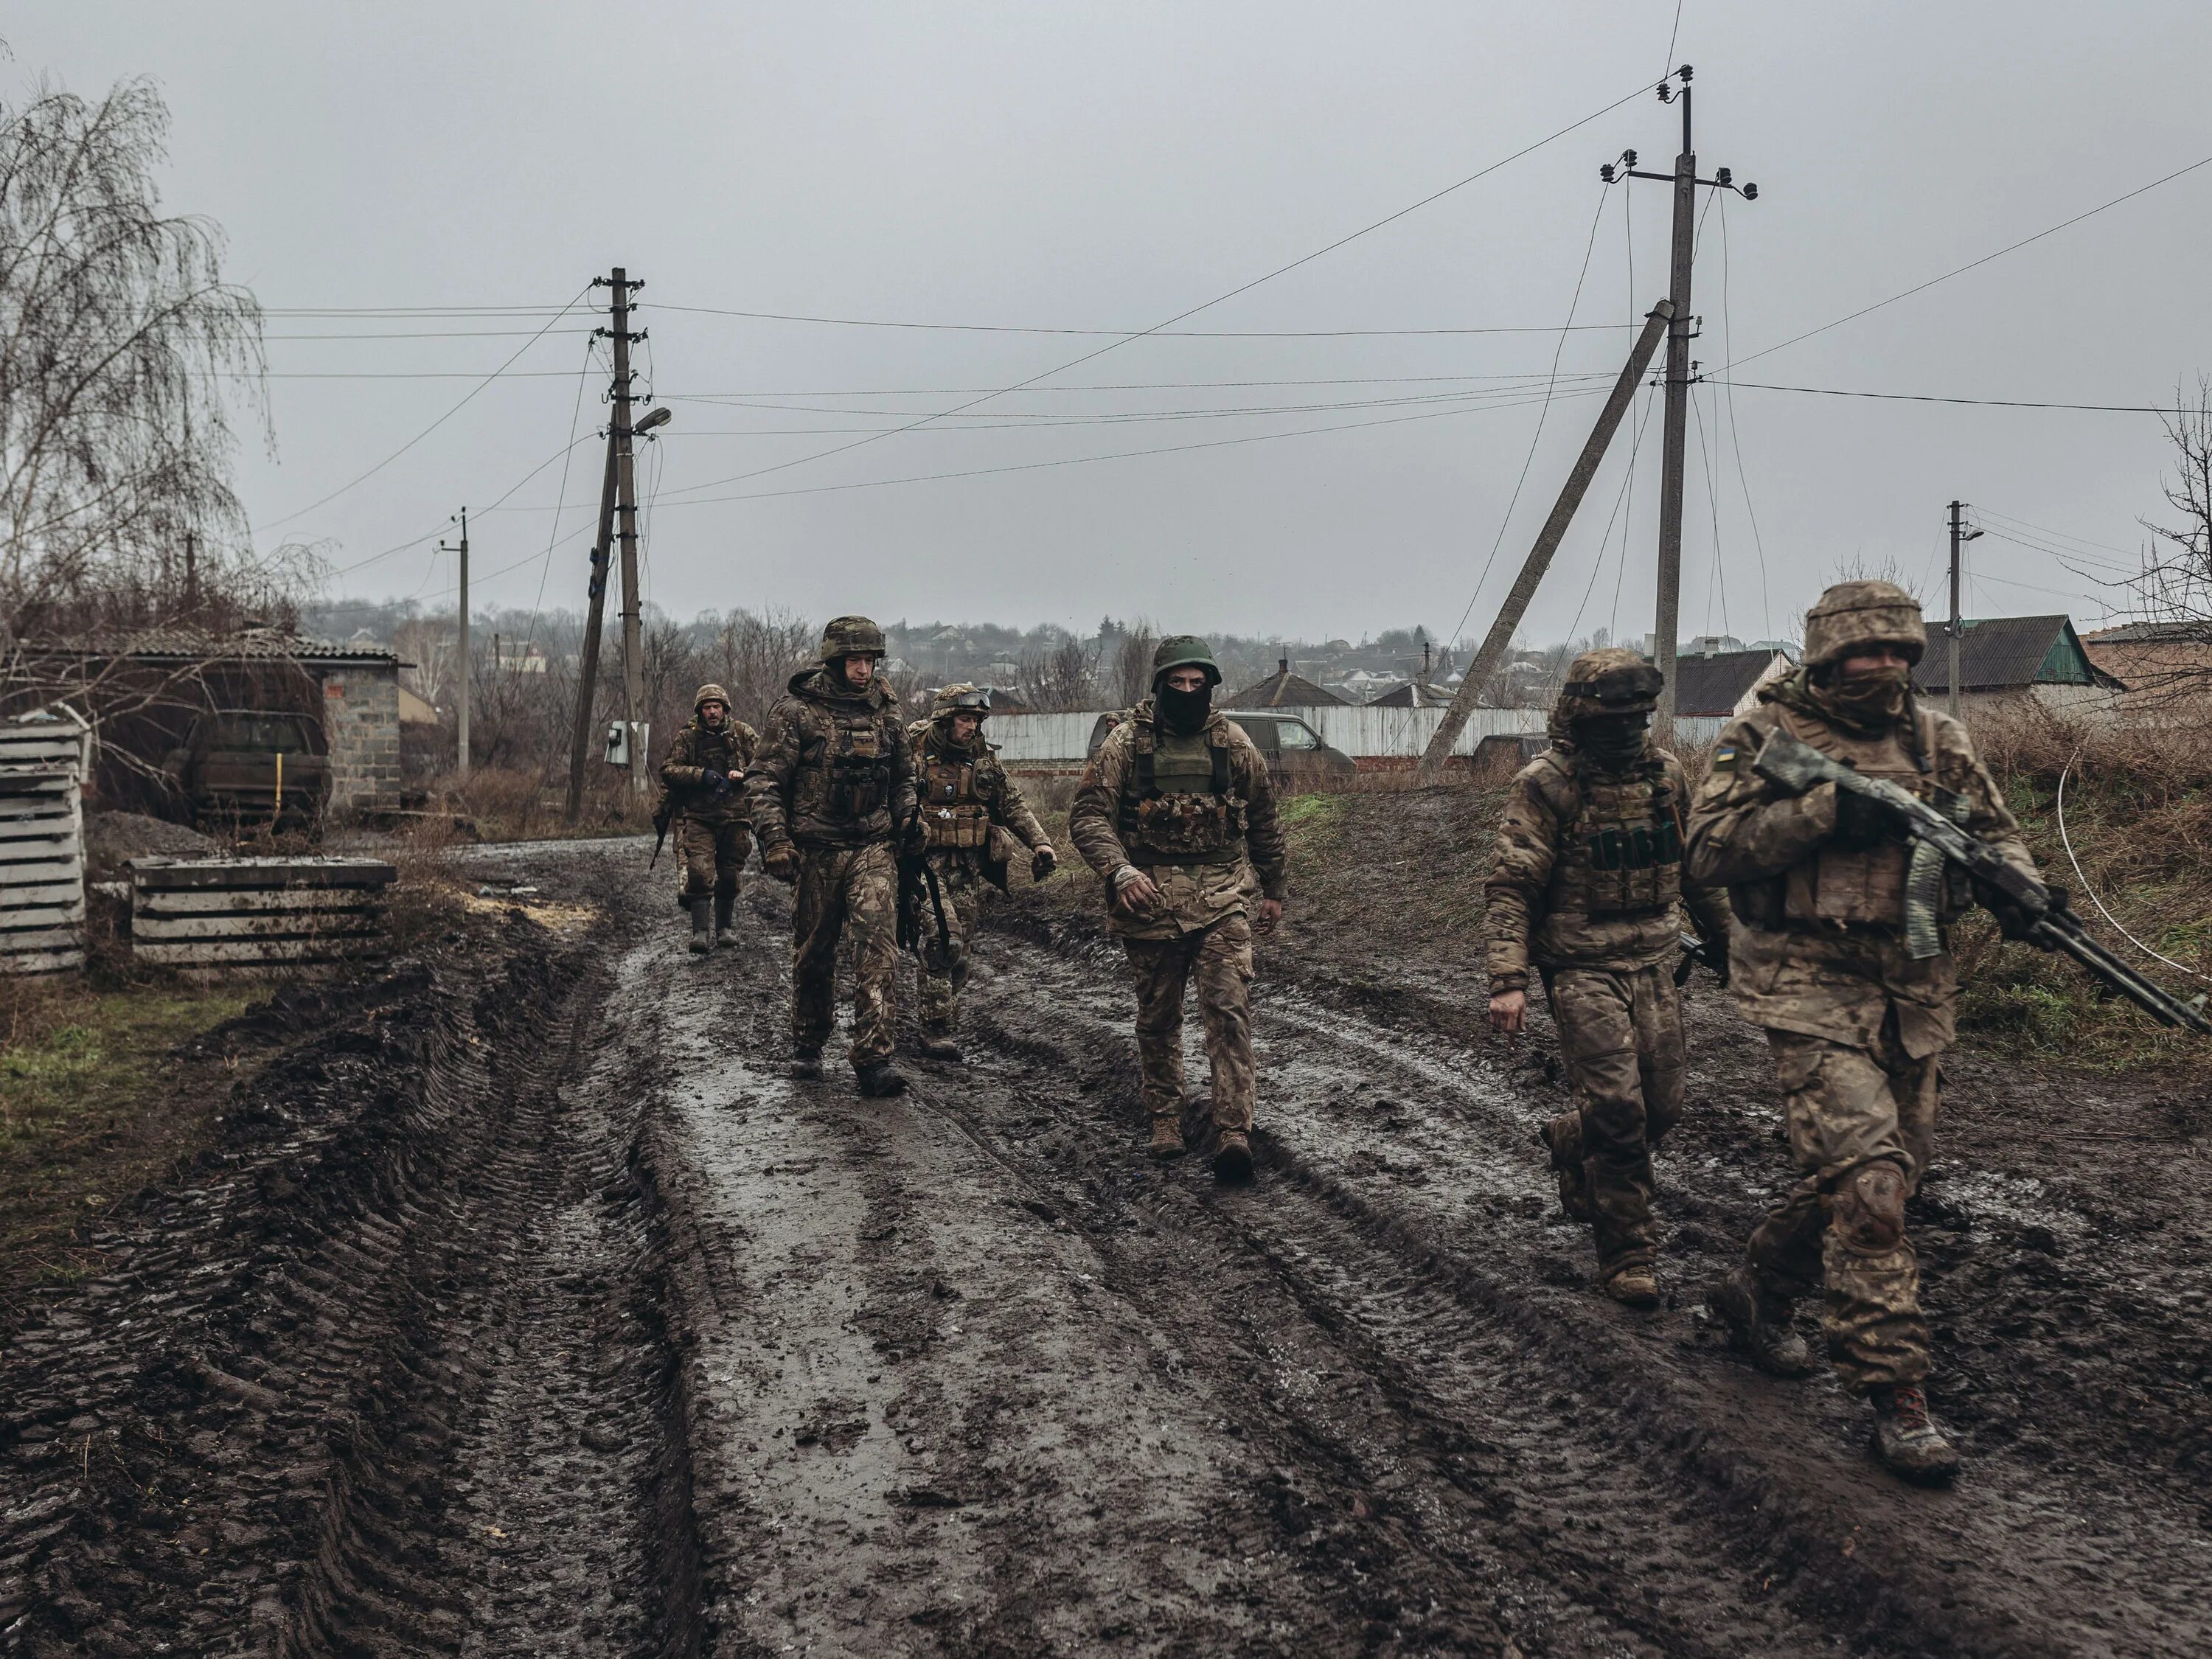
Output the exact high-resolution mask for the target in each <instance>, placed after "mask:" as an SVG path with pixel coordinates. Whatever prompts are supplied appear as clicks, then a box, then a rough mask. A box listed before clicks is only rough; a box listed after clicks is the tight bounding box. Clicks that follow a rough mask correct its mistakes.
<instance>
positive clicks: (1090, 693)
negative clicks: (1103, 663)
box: [1021, 637, 1098, 714]
mask: <svg viewBox="0 0 2212 1659" xmlns="http://www.w3.org/2000/svg"><path fill="white" fill-rule="evenodd" d="M1095 667H1096V665H1095V664H1094V663H1093V662H1092V661H1091V652H1090V650H1089V648H1088V647H1085V644H1084V643H1083V641H1081V640H1079V639H1075V638H1073V637H1070V638H1066V639H1063V640H1061V641H1060V643H1059V644H1057V645H1055V646H1053V647H1050V648H1049V649H1048V650H1042V651H1032V652H1025V653H1023V656H1022V661H1021V693H1022V701H1023V702H1025V703H1027V704H1029V706H1030V708H1034V709H1036V710H1037V711H1038V712H1039V713H1040V714H1067V713H1069V712H1071V711H1073V710H1077V709H1083V708H1091V707H1093V706H1094V705H1095V703H1096V702H1097V696H1098V693H1097V686H1096V684H1095V681H1096V674H1095V671H1094V670H1095Z"/></svg>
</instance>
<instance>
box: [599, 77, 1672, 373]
mask: <svg viewBox="0 0 2212 1659" xmlns="http://www.w3.org/2000/svg"><path fill="white" fill-rule="evenodd" d="M1642 90H1643V88H1640V87H1639V88H1638V89H1637V91H1638V93H1640V92H1641V91H1642ZM1634 95H1635V94H1631V96H1634ZM1627 101H1628V100H1627V99H1626V98H1624V99H1622V100H1620V103H1615V104H1608V105H1607V106H1606V107H1605V108H1604V109H1601V110H1600V111H1598V112H1597V115H1604V114H1606V113H1607V112H1610V111H1612V110H1615V109H1618V108H1620V105H1621V104H1625V103H1626V102H1627ZM1597 115H1591V116H1587V117H1585V118H1583V119H1584V121H1594V120H1595V119H1596V118H1597ZM1575 125H1576V126H1581V125H1583V121H1577V123H1576V124H1575ZM1571 131H1574V128H1573V127H1565V128H1562V129H1561V130H1560V131H1559V132H1555V133H1553V135H1552V138H1557V137H1561V136H1562V135H1563V134H1564V133H1567V132H1571ZM1551 142H1552V139H1551V138H1547V139H1544V140H1542V141H1541V143H1538V144H1532V145H1530V146H1529V149H1540V148H1541V145H1542V144H1547V143H1551ZM1527 154H1528V150H1521V151H1518V152H1516V154H1514V155H1509V156H1507V157H1506V158H1505V161H1499V162H1498V163H1496V164H1495V165H1494V166H1492V167H1486V168H1485V169H1484V172H1485V173H1494V172H1496V171H1497V169H1498V167H1504V165H1505V163H1506V161H1518V160H1519V159H1520V158H1521V157H1522V155H1527ZM1482 176H1483V173H1473V174H1470V175H1469V176H1468V177H1467V178H1465V179H1461V180H1460V181H1459V184H1456V185H1448V186H1446V187H1445V188H1444V189H1443V190H1440V191H1437V194H1436V195H1435V196H1431V197H1425V198H1424V199H1423V200H1421V201H1419V202H1416V203H1414V204H1413V206H1412V207H1409V208H1403V209H1401V210H1399V211H1398V212H1396V213H1394V214H1392V215H1391V216H1390V218H1389V219H1378V220H1376V222H1374V223H1373V224H1371V225H1370V226H1368V227H1367V229H1366V230H1355V231H1354V232H1352V234H1351V235H1349V236H1346V237H1345V238H1344V239H1343V240H1340V241H1335V242H1332V243H1330V244H1329V245H1328V246H1327V247H1325V248H1321V249H1318V250H1317V251H1316V252H1312V253H1309V254H1307V255H1306V256H1305V258H1303V259H1295V260H1293V261H1291V264H1287V265H1285V266H1283V267H1282V269H1281V270H1272V271H1269V272H1268V273H1267V276H1260V277H1255V279H1254V280H1253V281H1251V282H1249V283H1246V284H1245V285H1244V286H1243V288H1240V289H1231V291H1230V292H1229V293H1227V294H1225V295H1221V296H1220V297H1219V298H1218V299H1212V300H1208V301H1206V304H1205V305H1202V306H1193V307H1191V308H1190V309H1189V310H1188V311H1186V312H1184V313H1182V317H1194V316H1196V315H1197V314H1198V313H1200V312H1201V311H1205V310H1207V309H1209V308H1210V307H1214V306H1218V305H1219V304H1221V303H1222V302H1223V301H1226V300H1233V299H1235V298H1236V297H1237V295H1239V294H1243V293H1245V292H1247V291H1249V290H1250V289H1255V288H1257V287H1259V286H1260V284H1261V283H1267V282H1273V280H1274V279H1275V278H1276V277H1278V276H1281V275H1283V273H1284V272H1285V271H1289V270H1296V269H1297V267H1298V266H1299V265H1302V264H1306V263H1307V262H1308V261H1310V260H1313V259H1318V258H1321V257H1322V254H1324V253H1333V252H1335V251H1336V250H1337V249H1338V248H1340V247H1342V246H1344V245H1345V243H1346V242H1350V241H1354V240H1358V238H1359V237H1362V236H1364V235H1366V234H1367V233H1368V231H1372V230H1380V229H1381V228H1383V226H1385V225H1387V224H1389V223H1390V222H1391V220H1394V219H1402V218H1404V217H1405V216H1406V215H1407V214H1408V213H1412V212H1413V211H1414V210H1416V209H1419V208H1424V207H1426V206H1427V205H1428V204H1429V203H1431V202H1433V201H1435V200H1437V197H1442V196H1449V194H1450V193H1451V192H1452V191H1455V190H1458V189H1459V188H1461V186H1462V185H1471V184H1473V183H1474V181H1475V180H1476V179H1480V178H1481V177H1482ZM638 308H639V309H640V310H641V311H642V310H644V309H645V308H646V307H643V306H641V307H638ZM653 308H654V309H656V310H659V311H681V312H687V313H690V314H692V315H694V316H702V317H747V318H751V319H756V320H757V321H761V322H770V323H819V324H822V325H825V326H829V327H834V328H898V329H917V330H921V331H927V332H931V333H945V334H1051V335H1061V336H1066V335H1076V336H1091V337H1118V338H1119V339H1120V340H1121V342H1122V343H1127V341H1130V340H1151V339H1166V340H1359V339H1396V338H1404V337H1419V336H1425V335H1456V334H1556V333H1558V332H1559V331H1558V330H1557V329H1555V328H1546V327H1543V326H1542V325H1538V324H1530V325H1522V326H1492V327H1485V328H1297V329H1200V328H1170V327H1169V326H1167V325H1166V324H1162V325H1159V326H1158V327H1157V328H1146V329H1127V328H1042V327H1028V326H1024V325H1019V324H1014V323H905V322H894V321H890V320H887V319H881V318H872V317H809V316H803V315H800V314H799V313H795V312H787V311H735V310H730V309H726V308H725V307H719V306H671V305H661V304H658V303H656V305H655V306H654V307H653ZM1173 320H1176V321H1180V320H1181V317H1178V318H1176V319H1173ZM1626 326H1628V325H1626V324H1624V323H1585V324H1583V325H1582V330H1581V331H1583V332H1589V331H1602V330H1608V329H1613V330H1618V329H1621V328H1625V327H1626ZM1092 355H1093V356H1097V355H1098V354H1097V353H1093V354H1092ZM1085 361H1087V360H1086V359H1082V358H1079V359H1077V362H1085ZM1070 367H1073V365H1070ZM1047 372H1048V373H1056V372H1057V371H1050V370H1048V371H1047Z"/></svg>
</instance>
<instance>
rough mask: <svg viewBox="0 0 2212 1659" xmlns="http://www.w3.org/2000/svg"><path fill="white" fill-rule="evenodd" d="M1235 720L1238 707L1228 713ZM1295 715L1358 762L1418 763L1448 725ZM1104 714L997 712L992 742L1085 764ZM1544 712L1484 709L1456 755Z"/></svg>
mask: <svg viewBox="0 0 2212 1659" xmlns="http://www.w3.org/2000/svg"><path fill="white" fill-rule="evenodd" d="M1224 712H1225V713H1226V714H1228V715H1229V717H1230V718H1231V720H1234V719H1235V718H1236V717H1237V711H1236V710H1234V709H1228V710H1225V711H1224ZM1280 712H1281V713H1284V714H1296V715H1297V717H1298V718H1299V719H1301V720H1304V721H1305V723H1306V724H1307V725H1309V726H1312V727H1313V729H1314V730H1315V731H1316V732H1320V733H1321V738H1322V742H1323V743H1326V744H1329V745H1330V746H1331V747H1332V748H1335V749H1341V750H1343V751H1344V752H1345V753H1346V754H1347V755H1349V756H1351V757H1352V758H1353V759H1354V760H1364V759H1378V758H1383V757H1389V758H1395V759H1406V760H1411V759H1418V758H1419V756H1420V754H1421V751H1422V750H1425V749H1426V748H1427V747H1428V746H1429V739H1430V738H1431V737H1433V736H1435V735H1436V730H1437V726H1440V725H1442V724H1443V718H1444V711H1443V709H1441V708H1297V709H1284V710H1281V711H1280ZM1098 714H1099V711H1098V710H1097V709H1091V710H1090V711H1089V712H1087V713H1084V714H994V715H993V716H992V717H991V724H990V727H989V731H990V737H991V741H992V742H993V743H994V744H997V745H998V746H999V758H1000V760H1002V761H1005V762H1006V763H1007V764H1008V765H1010V766H1012V765H1025V766H1038V765H1054V764H1060V765H1080V764H1081V763H1083V760H1084V757H1085V755H1086V754H1087V752H1088V751H1089V749H1090V746H1091V728H1092V727H1093V726H1096V725H1097V723H1098ZM1543 729H1544V711H1543V710H1542V709H1541V708H1478V709H1476V710H1475V711H1474V717H1473V718H1472V719H1470V720H1468V723H1467V729H1466V730H1465V731H1464V732H1461V733H1460V734H1459V741H1458V742H1457V743H1456V744H1454V745H1453V746H1452V752H1453V753H1454V754H1455V755H1472V754H1473V753H1474V750H1475V745H1476V744H1479V743H1480V742H1481V741H1482V739H1483V738H1489V737H1510V736H1512V735H1515V734H1516V733H1519V732H1541V731H1542V730H1543Z"/></svg>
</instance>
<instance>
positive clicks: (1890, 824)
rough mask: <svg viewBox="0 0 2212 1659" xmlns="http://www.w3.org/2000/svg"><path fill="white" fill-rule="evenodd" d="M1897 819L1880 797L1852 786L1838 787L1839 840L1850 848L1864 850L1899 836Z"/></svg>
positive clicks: (1845, 846) (1837, 842) (1844, 846)
mask: <svg viewBox="0 0 2212 1659" xmlns="http://www.w3.org/2000/svg"><path fill="white" fill-rule="evenodd" d="M1896 835H1897V820H1896V819H1895V818H1893V817H1891V816H1890V811H1889V809H1888V808H1887V807H1886V806H1884V805H1882V804H1881V802H1880V801H1877V800H1869V799H1867V798H1866V797H1865V796H1864V795H1861V794H1855V793H1852V792H1851V791H1850V790H1849V789H1838V790H1837V791H1836V834H1835V844H1836V845H1837V846H1838V847H1839V848H1843V849H1844V850H1845V851H1846V852H1855V853H1863V852H1865V851H1866V850H1867V849H1868V848H1874V847H1879V846H1881V844H1882V842H1886V841H1892V840H1894V839H1895V838H1896Z"/></svg>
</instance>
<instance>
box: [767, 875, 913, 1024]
mask: <svg viewBox="0 0 2212 1659" xmlns="http://www.w3.org/2000/svg"><path fill="white" fill-rule="evenodd" d="M841 936H843V937H847V938H848V939H850V948H851V951H852V956H853V1064H854V1066H855V1067H856V1068H857V1067H859V1066H866V1064H868V1063H869V1062H870V1061H871V1060H884V1059H887V1058H888V1057H889V1056H890V1052H891V997H892V987H893V985H894V983H895V982H896V980H897V978H898V957H899V951H898V857H897V854H895V853H894V852H893V851H892V850H891V845H890V842H870V843H869V844H868V845H866V846H865V847H807V848H802V849H801V850H800V853H799V883H798V890H797V892H796V894H795V895H794V896H793V902H792V960H791V1040H792V1042H793V1045H794V1046H795V1047H798V1048H820V1047H821V1046H822V1045H823V1043H824V1042H827V1041H828V1040H829V1032H830V1029H831V1027H832V1026H833V1025H834V1024H836V1001H837V942H838V939H839V938H840V937H841Z"/></svg>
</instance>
